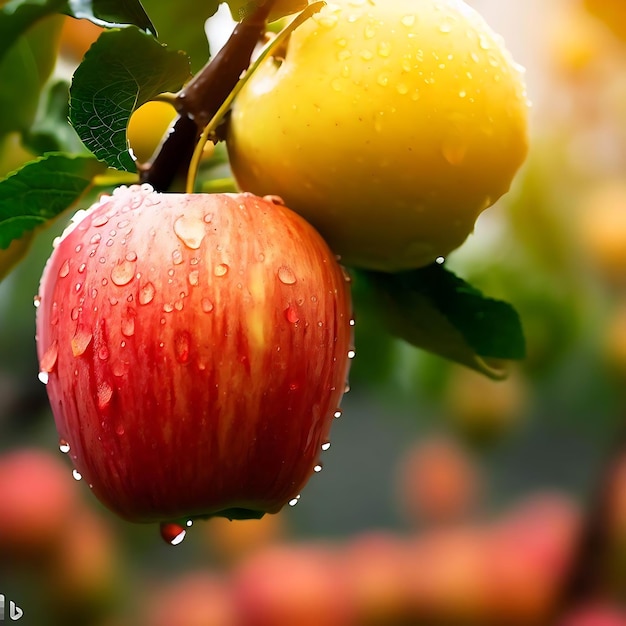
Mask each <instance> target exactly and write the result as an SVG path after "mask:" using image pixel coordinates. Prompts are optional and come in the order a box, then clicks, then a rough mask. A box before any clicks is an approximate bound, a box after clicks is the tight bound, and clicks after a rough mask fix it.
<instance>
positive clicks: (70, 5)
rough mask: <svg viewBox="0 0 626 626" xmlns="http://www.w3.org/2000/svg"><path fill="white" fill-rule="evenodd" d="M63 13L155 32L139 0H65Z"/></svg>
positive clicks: (101, 22) (154, 33) (102, 23)
mask: <svg viewBox="0 0 626 626" xmlns="http://www.w3.org/2000/svg"><path fill="white" fill-rule="evenodd" d="M167 4H169V2H168V3H167ZM63 13H67V15H71V16H73V17H77V18H86V19H88V20H89V21H91V22H95V23H96V24H98V25H99V26H107V27H113V26H125V25H127V26H137V28H140V29H141V30H143V31H145V32H147V33H152V34H153V35H155V36H156V34H157V31H156V28H155V27H154V24H153V23H152V21H151V20H150V18H149V17H148V14H147V13H146V11H145V10H144V8H143V6H142V5H141V2H139V0H66V6H65V7H64V10H63Z"/></svg>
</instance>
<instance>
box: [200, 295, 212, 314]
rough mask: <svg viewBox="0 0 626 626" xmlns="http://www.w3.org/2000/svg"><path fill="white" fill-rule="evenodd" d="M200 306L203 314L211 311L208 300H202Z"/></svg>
mask: <svg viewBox="0 0 626 626" xmlns="http://www.w3.org/2000/svg"><path fill="white" fill-rule="evenodd" d="M200 305H201V306H202V310H203V311H204V312H205V313H210V312H211V311H212V310H213V303H212V302H211V301H210V300H209V299H208V298H202V302H201V303H200Z"/></svg>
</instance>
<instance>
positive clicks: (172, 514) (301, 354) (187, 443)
mask: <svg viewBox="0 0 626 626" xmlns="http://www.w3.org/2000/svg"><path fill="white" fill-rule="evenodd" d="M348 282H349V280H348V279H347V276H346V274H345V273H344V272H343V270H342V268H341V267H340V265H339V264H338V263H337V260H336V258H335V256H334V255H333V254H332V252H331V251H330V250H329V248H328V246H327V245H326V243H325V242H324V240H323V239H322V238H321V237H320V235H319V234H318V233H317V232H316V231H315V230H314V229H313V228H312V227H311V226H310V225H309V224H308V223H307V222H305V221H304V220H303V219H302V218H300V217H299V216H297V215H296V214H295V213H292V212H291V211H290V210H288V209H287V208H286V207H284V206H282V204H281V202H280V201H279V200H278V199H276V198H271V197H268V198H259V197H256V196H253V195H250V194H232V195H231V194H212V195H207V194H160V193H156V192H154V191H153V190H152V188H150V187H149V186H148V185H143V186H137V185H135V186H132V187H129V188H125V187H122V188H119V189H118V190H116V191H115V192H114V193H113V195H112V196H110V197H109V196H105V197H103V198H102V199H101V200H100V202H99V203H97V204H96V205H94V206H93V207H92V208H91V209H89V210H88V211H87V212H82V213H81V214H80V215H77V216H76V218H75V219H74V222H73V224H72V226H71V227H70V228H68V229H67V230H66V232H65V233H64V234H63V236H62V237H61V238H60V240H59V241H58V242H57V245H56V247H55V249H54V251H53V253H52V255H51V257H50V259H49V261H48V263H47V265H46V268H45V270H44V274H43V277H42V280H41V286H40V294H39V296H40V298H39V307H38V311H37V349H38V355H39V362H40V370H41V373H40V378H41V379H42V380H43V382H47V391H48V395H49V398H50V402H51V406H52V411H53V413H54V417H55V421H56V425H57V430H58V433H59V436H60V438H61V440H62V442H63V443H62V445H63V447H64V449H66V450H67V449H68V448H69V456H70V458H71V460H72V461H73V463H74V466H75V469H76V471H77V472H78V473H79V474H80V475H81V476H82V477H83V479H84V480H85V481H86V482H87V483H88V484H89V486H90V487H91V488H92V489H93V491H94V493H95V494H96V496H97V497H98V498H99V499H100V500H101V501H102V502H103V503H104V504H105V505H107V506H108V507H109V508H111V509H112V510H113V511H115V512H117V513H118V514H119V515H120V516H122V517H124V518H126V519H128V520H131V521H136V522H150V521H173V520H177V519H187V518H193V517H210V516H214V515H218V516H225V517H230V518H248V517H260V516H261V515H263V514H264V513H266V512H268V513H275V512H277V511H278V510H280V509H281V508H282V507H283V506H284V505H285V504H287V503H288V502H290V501H293V502H295V501H296V500H295V499H296V498H297V496H298V495H299V493H300V490H301V489H302V488H303V486H304V485H305V483H306V482H307V480H308V479H309V477H310V476H311V475H312V473H313V472H314V468H316V469H317V470H319V467H317V466H319V465H320V454H321V451H322V446H324V444H325V443H326V442H327V440H328V436H329V430H330V424H331V422H332V420H333V416H334V414H335V412H336V411H337V408H338V406H339V403H340V400H341V397H342V395H343V393H344V390H345V386H346V377H347V374H348V366H349V362H350V357H351V356H353V351H352V323H353V322H352V320H351V304H350V292H349V284H348ZM324 447H325V446H324Z"/></svg>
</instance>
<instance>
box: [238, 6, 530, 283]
mask: <svg viewBox="0 0 626 626" xmlns="http://www.w3.org/2000/svg"><path fill="white" fill-rule="evenodd" d="M527 108H528V104H527V99H526V93H525V88H524V81H523V76H522V71H521V68H520V67H519V66H518V65H516V64H515V63H514V61H513V59H512V57H511V55H510V54H509V53H508V51H507V50H506V49H505V47H504V44H503V42H502V39H501V38H500V37H499V36H498V35H496V34H495V33H494V32H493V31H492V30H491V29H490V28H489V26H488V25H487V24H486V23H485V21H484V20H483V18H482V17H481V16H480V15H479V14H478V13H477V12H476V11H474V10H473V9H471V8H470V7H469V6H467V5H466V4H465V3H464V2H462V1H461V0H442V1H439V2H432V1H431V0H367V1H366V0H334V1H332V2H328V3H327V5H326V6H325V7H324V8H323V9H322V10H321V11H320V12H319V13H317V14H315V15H314V16H313V17H312V18H311V19H309V20H308V21H307V22H305V23H304V24H303V25H302V26H300V27H299V28H298V29H297V30H296V31H295V32H294V33H293V34H292V35H291V38H290V41H289V44H288V47H287V50H286V54H285V56H284V59H283V58H278V57H277V58H270V59H268V60H267V61H266V62H264V63H263V64H262V65H261V66H260V67H259V68H258V70H257V71H255V73H254V74H253V75H252V76H251V77H250V79H249V81H248V82H247V83H246V85H245V86H244V87H243V89H242V91H241V92H240V93H239V95H238V97H237V98H236V100H235V103H234V105H233V111H232V117H231V122H230V129H229V135H228V138H227V145H228V149H229V154H230V159H231V165H232V169H233V173H234V175H235V178H236V180H237V182H238V184H239V186H240V187H241V188H242V189H245V190H249V191H253V192H255V193H260V194H270V193H271V194H276V195H279V196H281V197H282V198H283V199H284V200H285V202H286V203H287V204H288V205H289V206H290V207H291V208H292V209H293V210H295V211H296V212H298V213H300V214H301V215H303V216H304V217H305V218H306V219H307V220H308V221H310V222H311V223H312V224H313V225H314V226H315V227H316V228H317V229H318V230H319V231H320V232H321V234H322V235H323V236H324V237H325V239H326V240H327V241H328V243H329V244H330V246H331V248H332V249H333V251H334V252H336V253H337V254H339V255H341V257H342V260H343V262H344V263H346V264H348V265H353V266H360V267H365V268H372V269H377V270H383V271H397V270H403V269H410V268H415V267H420V266H423V265H426V264H428V263H430V262H432V261H434V260H435V259H436V258H437V257H439V256H442V255H446V254H448V253H449V252H450V251H451V250H453V249H455V248H457V247H458V246H459V245H461V243H462V242H463V241H464V240H465V239H466V237H467V236H468V234H469V233H470V232H471V231H472V230H473V227H474V222H475V220H476V218H477V217H478V215H479V214H480V213H481V211H483V210H484V209H485V208H487V207H488V206H490V205H492V204H493V203H494V202H495V201H496V200H497V199H498V198H499V197H500V196H501V195H502V194H504V193H505V192H506V191H507V190H508V189H509V186H510V184H511V181H512V179H513V176H514V174H515V172H516V171H517V169H518V168H519V166H520V165H521V163H522V162H523V160H524V158H525V155H526V152H527Z"/></svg>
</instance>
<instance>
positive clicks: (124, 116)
mask: <svg viewBox="0 0 626 626" xmlns="http://www.w3.org/2000/svg"><path fill="white" fill-rule="evenodd" d="M189 75H190V74H189V60H188V59H187V57H186V56H185V54H184V53H181V52H173V51H170V50H168V49H167V48H166V47H165V46H163V45H161V44H160V43H158V42H157V41H156V40H155V39H154V38H153V37H152V36H150V35H146V34H145V33H142V32H141V31H140V30H138V29H137V28H134V27H128V28H124V29H122V30H120V29H114V30H110V31H106V32H104V33H102V35H100V37H99V38H98V40H97V41H96V42H95V43H94V44H93V46H91V48H90V49H89V51H88V52H87V54H86V55H85V58H84V59H83V62H82V63H81V64H80V65H79V66H78V68H77V70H76V72H75V74H74V77H73V79H72V86H71V88H70V121H71V122H72V125H73V126H74V129H75V130H76V132H77V133H78V135H79V137H80V138H81V140H82V141H83V143H84V144H85V145H86V146H87V148H88V149H89V150H91V152H93V153H94V154H95V155H96V156H97V157H98V158H99V159H100V160H102V161H105V162H106V163H107V165H109V166H110V167H114V168H116V169H121V170H125V171H131V172H133V171H135V170H136V168H135V163H134V161H133V159H132V157H131V155H130V153H129V151H128V145H127V140H126V127H127V126H128V120H129V119H130V115H131V113H132V112H133V111H134V110H135V109H136V108H138V107H139V106H141V105H142V104H144V103H145V102H147V101H148V100H151V99H153V98H154V97H155V96H157V95H159V94H160V93H163V92H165V91H176V90H178V89H180V87H181V86H182V85H183V84H184V82H185V81H186V80H187V79H188V78H189Z"/></svg>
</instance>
